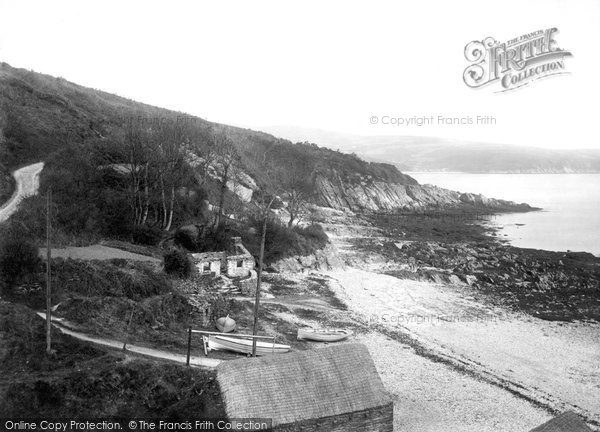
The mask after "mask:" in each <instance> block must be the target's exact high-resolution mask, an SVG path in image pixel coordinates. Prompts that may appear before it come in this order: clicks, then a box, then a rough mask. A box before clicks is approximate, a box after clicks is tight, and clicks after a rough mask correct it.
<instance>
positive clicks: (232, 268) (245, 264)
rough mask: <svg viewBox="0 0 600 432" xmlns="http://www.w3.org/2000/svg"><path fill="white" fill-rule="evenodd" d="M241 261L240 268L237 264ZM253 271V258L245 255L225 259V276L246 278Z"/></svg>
mask: <svg viewBox="0 0 600 432" xmlns="http://www.w3.org/2000/svg"><path fill="white" fill-rule="evenodd" d="M240 261H241V263H242V265H241V267H239V266H238V263H239V262H240ZM253 269H254V258H252V257H248V256H246V255H241V256H231V257H227V276H231V277H244V276H248V275H249V274H250V272H251V271H252V270H253Z"/></svg>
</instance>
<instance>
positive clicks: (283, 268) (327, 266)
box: [271, 244, 345, 273]
mask: <svg viewBox="0 0 600 432" xmlns="http://www.w3.org/2000/svg"><path fill="white" fill-rule="evenodd" d="M344 266H345V265H344V261H343V260H342V258H341V257H340V255H339V253H338V251H337V249H336V247H335V246H334V245H332V244H328V245H327V246H325V247H324V248H323V249H320V250H318V251H316V252H315V253H314V254H311V255H307V256H297V257H290V258H284V259H282V260H279V261H277V262H275V263H273V264H272V265H271V268H272V269H274V270H276V271H278V272H280V273H297V272H302V271H310V270H332V269H335V268H343V267H344Z"/></svg>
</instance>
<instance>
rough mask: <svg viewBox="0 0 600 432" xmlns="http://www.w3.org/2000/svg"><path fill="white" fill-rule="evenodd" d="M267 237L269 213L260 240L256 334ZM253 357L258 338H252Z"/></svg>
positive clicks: (254, 328)
mask: <svg viewBox="0 0 600 432" xmlns="http://www.w3.org/2000/svg"><path fill="white" fill-rule="evenodd" d="M266 237H267V215H266V214H265V215H264V219H263V226H262V238H261V240H260V255H259V257H258V272H257V273H258V274H257V277H256V299H255V301H254V326H253V327H252V334H253V335H255V336H256V333H257V332H258V308H259V305H260V281H261V277H262V268H263V257H264V255H265V238H266ZM252 357H256V338H254V339H252Z"/></svg>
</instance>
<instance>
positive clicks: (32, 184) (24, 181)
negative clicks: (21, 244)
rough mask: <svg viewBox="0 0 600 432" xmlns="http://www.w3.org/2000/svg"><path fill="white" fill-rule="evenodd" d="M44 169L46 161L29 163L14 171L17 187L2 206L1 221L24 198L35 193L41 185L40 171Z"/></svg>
mask: <svg viewBox="0 0 600 432" xmlns="http://www.w3.org/2000/svg"><path fill="white" fill-rule="evenodd" d="M43 169H44V162H38V163H35V164H33V165H27V166H26V167H23V168H20V169H18V170H16V171H15V172H13V177H14V178H15V180H16V182H17V188H16V189H15V192H14V193H13V196H12V197H11V198H10V199H9V200H8V201H7V202H6V203H4V204H3V205H2V206H0V223H2V222H4V221H6V220H7V219H8V218H9V217H11V216H12V215H13V213H14V212H16V211H17V209H18V208H19V204H20V203H21V201H23V199H25V198H27V197H29V196H32V195H35V194H36V193H37V191H38V189H39V187H40V173H41V172H42V170H43Z"/></svg>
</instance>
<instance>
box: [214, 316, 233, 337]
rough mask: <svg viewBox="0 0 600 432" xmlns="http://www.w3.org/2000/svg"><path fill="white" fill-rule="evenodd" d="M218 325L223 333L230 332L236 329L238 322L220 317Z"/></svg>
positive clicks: (227, 317)
mask: <svg viewBox="0 0 600 432" xmlns="http://www.w3.org/2000/svg"><path fill="white" fill-rule="evenodd" d="M216 327H217V328H218V329H219V331H220V332H221V333H230V332H232V331H234V330H235V327H236V323H235V321H234V320H233V319H231V318H229V315H227V316H226V317H222V318H219V319H218V320H217V323H216Z"/></svg>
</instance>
